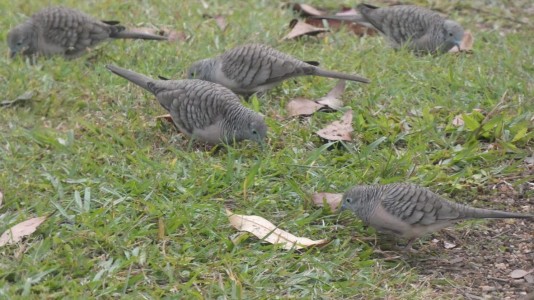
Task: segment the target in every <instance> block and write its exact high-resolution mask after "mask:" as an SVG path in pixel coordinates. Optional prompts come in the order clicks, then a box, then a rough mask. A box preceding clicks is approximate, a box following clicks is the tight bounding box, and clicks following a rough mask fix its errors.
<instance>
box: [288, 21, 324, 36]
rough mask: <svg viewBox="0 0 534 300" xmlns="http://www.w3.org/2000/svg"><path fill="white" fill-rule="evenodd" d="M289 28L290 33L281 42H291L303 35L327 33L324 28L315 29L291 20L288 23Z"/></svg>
mask: <svg viewBox="0 0 534 300" xmlns="http://www.w3.org/2000/svg"><path fill="white" fill-rule="evenodd" d="M289 28H291V31H290V32H289V33H288V34H287V35H286V36H285V37H284V38H283V39H282V40H291V39H294V38H298V37H301V36H304V35H317V34H319V33H322V32H327V31H329V30H328V29H326V28H319V27H315V26H312V25H310V24H307V23H304V22H302V21H299V20H297V19H293V20H291V22H289Z"/></svg>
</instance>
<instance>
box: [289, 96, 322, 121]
mask: <svg viewBox="0 0 534 300" xmlns="http://www.w3.org/2000/svg"><path fill="white" fill-rule="evenodd" d="M323 107H324V105H322V104H319V103H317V102H315V101H312V100H309V99H306V98H296V99H293V100H291V101H289V103H288V104H287V107H286V109H287V111H288V112H289V116H290V117H294V116H310V115H313V113H314V112H316V111H318V110H320V109H321V108H323Z"/></svg>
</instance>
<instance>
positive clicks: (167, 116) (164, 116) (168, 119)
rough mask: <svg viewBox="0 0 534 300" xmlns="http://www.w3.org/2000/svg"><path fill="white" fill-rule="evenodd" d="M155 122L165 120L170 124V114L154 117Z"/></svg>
mask: <svg viewBox="0 0 534 300" xmlns="http://www.w3.org/2000/svg"><path fill="white" fill-rule="evenodd" d="M156 120H165V121H167V122H171V123H173V122H172V117H171V115H170V114H166V115H160V116H156Z"/></svg>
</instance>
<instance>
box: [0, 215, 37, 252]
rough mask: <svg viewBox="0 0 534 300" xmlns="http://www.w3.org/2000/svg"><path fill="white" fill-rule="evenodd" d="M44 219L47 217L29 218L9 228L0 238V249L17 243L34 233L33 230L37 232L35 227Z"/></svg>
mask: <svg viewBox="0 0 534 300" xmlns="http://www.w3.org/2000/svg"><path fill="white" fill-rule="evenodd" d="M46 218H47V217H37V218H31V219H29V220H26V221H24V222H20V223H18V224H16V225H15V226H13V227H11V228H9V229H8V230H6V231H5V232H4V233H3V234H2V235H1V236H0V247H2V246H5V245H10V244H15V243H18V242H19V241H20V240H22V238H23V237H25V236H27V235H30V234H32V233H34V232H35V230H37V227H39V225H41V224H42V223H43V222H44V221H45V220H46Z"/></svg>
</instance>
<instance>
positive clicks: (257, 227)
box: [226, 209, 329, 250]
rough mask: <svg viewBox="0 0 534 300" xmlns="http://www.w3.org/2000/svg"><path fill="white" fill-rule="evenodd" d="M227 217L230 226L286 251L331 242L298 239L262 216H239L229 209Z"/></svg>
mask: <svg viewBox="0 0 534 300" xmlns="http://www.w3.org/2000/svg"><path fill="white" fill-rule="evenodd" d="M226 215H227V216H228V220H229V221H230V224H231V225H232V226H233V227H234V228H236V229H237V230H239V231H246V232H249V233H252V234H253V235H255V236H256V237H257V238H259V239H260V240H263V241H266V242H268V243H271V244H280V245H281V246H282V248H284V249H286V250H290V249H296V250H299V249H303V248H308V247H313V246H323V245H325V244H327V243H328V242H329V241H328V240H327V239H321V240H311V239H309V238H305V237H297V236H295V235H293V234H291V233H289V232H287V231H284V230H282V229H280V228H278V227H277V226H276V225H274V224H273V223H271V222H270V221H268V220H266V219H264V218H262V217H260V216H250V215H238V214H234V213H233V212H232V211H230V210H229V209H226Z"/></svg>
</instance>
